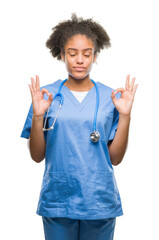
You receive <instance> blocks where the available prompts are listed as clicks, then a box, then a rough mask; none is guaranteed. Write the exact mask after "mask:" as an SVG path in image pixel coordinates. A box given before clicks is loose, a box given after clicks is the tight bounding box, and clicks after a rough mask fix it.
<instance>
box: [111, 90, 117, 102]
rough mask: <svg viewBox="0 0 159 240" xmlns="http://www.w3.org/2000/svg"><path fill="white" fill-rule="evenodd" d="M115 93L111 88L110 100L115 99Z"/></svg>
mask: <svg viewBox="0 0 159 240" xmlns="http://www.w3.org/2000/svg"><path fill="white" fill-rule="evenodd" d="M115 94H116V92H114V91H113V90H112V95H111V98H112V100H115V99H116V96H115Z"/></svg>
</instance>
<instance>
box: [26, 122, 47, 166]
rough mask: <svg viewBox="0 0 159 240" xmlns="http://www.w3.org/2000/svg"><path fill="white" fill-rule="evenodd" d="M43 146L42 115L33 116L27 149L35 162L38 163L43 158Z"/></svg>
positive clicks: (44, 146)
mask: <svg viewBox="0 0 159 240" xmlns="http://www.w3.org/2000/svg"><path fill="white" fill-rule="evenodd" d="M45 148H46V145H45V139H44V132H43V117H33V118H32V128H31V133H30V138H29V150H30V155H31V157H32V159H33V160H34V161H35V162H37V163H39V162H41V161H42V160H43V159H44V158H45Z"/></svg>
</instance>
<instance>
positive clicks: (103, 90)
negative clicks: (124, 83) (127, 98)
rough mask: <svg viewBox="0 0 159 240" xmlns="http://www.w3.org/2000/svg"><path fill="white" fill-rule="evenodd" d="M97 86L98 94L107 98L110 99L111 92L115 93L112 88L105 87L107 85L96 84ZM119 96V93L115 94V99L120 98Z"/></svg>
mask: <svg viewBox="0 0 159 240" xmlns="http://www.w3.org/2000/svg"><path fill="white" fill-rule="evenodd" d="M97 85H98V87H99V92H100V93H101V94H104V95H107V96H109V97H111V94H112V90H113V91H115V89H114V88H111V87H109V86H107V85H106V84H104V83H101V82H97ZM120 96H121V94H120V93H117V94H116V97H117V98H120Z"/></svg>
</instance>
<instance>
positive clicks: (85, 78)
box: [29, 34, 138, 166]
mask: <svg viewBox="0 0 159 240" xmlns="http://www.w3.org/2000/svg"><path fill="white" fill-rule="evenodd" d="M94 52H95V49H94V45H93V42H92V40H91V39H89V38H88V37H87V36H85V35H80V34H77V35H74V36H73V37H72V38H70V39H69V40H68V42H67V43H66V44H65V46H64V53H61V58H62V60H63V62H64V63H65V66H66V69H67V71H68V80H67V81H66V82H65V85H66V86H67V87H68V88H69V89H70V90H75V91H89V90H90V89H91V88H92V87H93V86H94V84H93V83H92V81H91V80H90V76H89V74H90V71H91V68H92V65H93V63H94V62H95V60H96V55H95V54H94ZM79 67H82V69H79ZM137 87H138V84H136V85H135V78H132V80H131V82H130V75H127V77H126V82H125V88H118V89H117V90H116V92H114V91H112V95H111V98H112V101H113V103H114V105H115V107H116V108H117V110H118V111H119V123H118V128H117V131H116V135H115V137H114V139H113V141H109V142H108V150H109V154H110V159H111V162H112V164H113V165H114V166H115V165H118V164H119V163H120V162H121V161H122V159H123V157H124V154H125V152H126V148H127V143H128V133H129V125H130V119H131V109H132V105H133V101H134V97H135V93H136V90H137ZM29 88H30V92H31V96H32V103H33V119H32V128H31V134H30V139H29V149H30V154H31V157H32V159H33V160H34V161H35V162H41V161H42V160H43V159H44V158H45V150H46V149H45V139H44V133H43V117H44V113H45V112H46V111H47V110H48V108H49V106H50V104H51V102H52V100H53V97H52V93H49V91H48V90H47V89H42V90H41V91H40V82H39V76H37V75H36V81H35V80H34V78H31V84H29ZM118 92H121V98H120V99H117V98H116V96H115V94H116V93H118ZM44 93H46V94H47V95H48V96H49V98H48V100H47V101H45V100H44V99H43V98H44Z"/></svg>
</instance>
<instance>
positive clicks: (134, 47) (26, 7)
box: [0, 0, 159, 240]
mask: <svg viewBox="0 0 159 240" xmlns="http://www.w3.org/2000/svg"><path fill="white" fill-rule="evenodd" d="M157 4H158V2H157V0H156V1H154V0H151V1H146V0H145V1H140V0H133V1H129V0H116V1H113V0H110V1H108V0H105V1H100V0H98V1H94V2H93V1H90V0H87V1H86V0H84V1H83V0H80V1H73V0H70V1H69V0H68V1H60V0H59V1H53V0H52V1H51V0H45V1H42V0H32V1H31V0H27V1H22V0H21V1H20V0H19V1H18V0H14V1H11V0H10V1H7V0H6V1H3V2H1V4H0V35H1V37H0V42H1V44H0V61H1V65H0V69H1V70H0V77H1V94H0V97H1V100H0V102H1V168H0V196H1V197H0V214H1V225H0V226H1V231H0V239H3V240H6V239H17V240H21V239H23V240H25V239H26V240H28V239H38V240H43V239H44V232H43V225H42V219H41V217H40V216H38V215H36V213H35V212H36V208H37V203H38V199H39V193H40V188H41V181H42V175H43V171H44V161H43V162H41V163H40V164H37V163H35V162H34V161H32V160H31V158H30V155H29V151H28V148H27V140H26V139H22V138H20V134H21V131H22V128H23V125H24V122H25V119H26V116H27V113H28V110H29V106H30V103H31V95H30V91H29V87H28V83H30V77H35V74H38V75H39V76H40V81H41V86H43V85H46V84H49V83H52V82H54V81H56V80H57V79H59V78H61V79H65V78H66V77H67V72H66V69H65V66H64V64H63V63H62V62H59V61H57V60H56V59H53V57H52V56H51V54H50V53H49V50H48V49H47V48H46V47H45V42H46V40H47V39H48V37H49V36H50V34H51V32H52V31H51V29H52V27H54V26H55V25H56V24H58V23H59V21H61V20H66V19H70V17H71V13H73V12H76V13H77V16H78V17H84V18H92V17H93V18H94V20H95V21H98V22H99V23H100V24H101V25H102V26H103V27H104V28H105V29H106V31H107V32H108V34H109V36H110V38H111V43H112V47H111V48H109V49H108V50H103V51H102V52H101V53H100V55H99V57H98V59H97V63H95V64H94V66H93V68H92V72H91V77H92V79H94V80H95V81H100V82H102V83H104V84H106V85H108V86H110V87H112V88H118V87H122V86H123V87H124V85H125V79H126V75H127V74H128V73H130V74H131V77H133V76H134V77H136V82H137V83H138V84H139V86H138V89H137V92H136V96H135V101H134V105H133V109H132V118H131V125H130V135H129V144H128V149H127V152H126V154H125V157H124V159H123V161H122V163H121V164H120V165H118V166H116V167H114V171H115V175H116V180H117V184H118V188H119V192H120V195H121V199H122V204H123V210H124V215H123V216H122V217H119V218H117V224H116V229H115V236H114V239H115V240H128V239H129V240H134V239H135V240H141V239H144V240H149V239H153V240H157V239H159V231H158V223H159V222H158V214H159V207H158V203H159V194H158V191H159V187H158V183H159V174H158V172H159V163H158V161H159V157H158V149H159V147H158V133H159V131H158V130H159V128H158V123H159V114H158V103H159V101H158V81H159V71H158V69H159V68H158V62H159V46H158V45H159V34H158V28H159V27H158V23H159V14H158V5H157Z"/></svg>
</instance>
